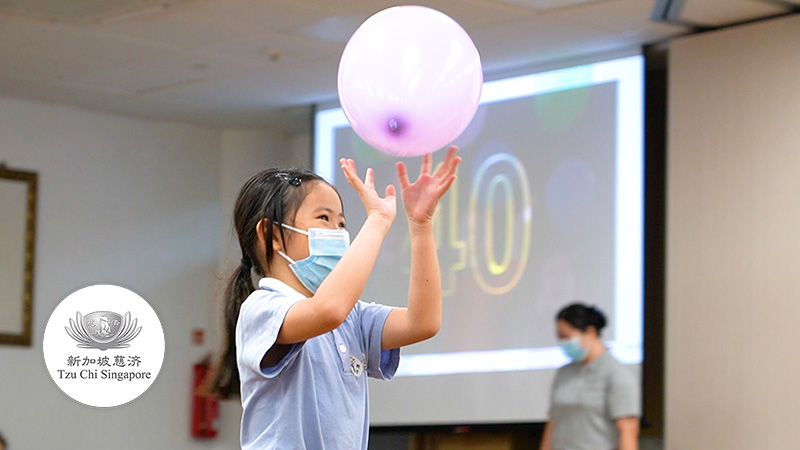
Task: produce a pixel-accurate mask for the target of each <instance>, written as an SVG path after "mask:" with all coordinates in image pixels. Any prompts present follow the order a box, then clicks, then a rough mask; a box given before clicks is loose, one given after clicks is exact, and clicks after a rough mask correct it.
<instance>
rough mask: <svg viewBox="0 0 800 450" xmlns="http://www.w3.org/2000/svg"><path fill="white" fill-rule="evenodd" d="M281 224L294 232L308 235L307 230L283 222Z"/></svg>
mask: <svg viewBox="0 0 800 450" xmlns="http://www.w3.org/2000/svg"><path fill="white" fill-rule="evenodd" d="M281 226H282V227H284V228H287V229H289V230H292V231H294V232H297V233H300V234H305V235H306V236H309V232H308V231H304V230H301V229H299V228H295V227H293V226H291V225H286V224H285V223H282V224H281Z"/></svg>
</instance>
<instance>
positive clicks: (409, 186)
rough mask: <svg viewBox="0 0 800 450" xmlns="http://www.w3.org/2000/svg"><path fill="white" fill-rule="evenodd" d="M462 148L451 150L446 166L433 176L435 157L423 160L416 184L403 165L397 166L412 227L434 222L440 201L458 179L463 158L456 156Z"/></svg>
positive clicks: (425, 157)
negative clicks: (457, 172)
mask: <svg viewBox="0 0 800 450" xmlns="http://www.w3.org/2000/svg"><path fill="white" fill-rule="evenodd" d="M457 150H458V147H456V146H454V145H452V146H450V148H449V149H448V150H447V156H446V157H445V159H444V162H443V163H442V165H441V166H439V168H438V169H437V170H436V173H434V174H433V175H431V168H432V165H433V161H432V157H431V154H430V153H428V154H427V155H425V156H423V157H422V167H421V168H420V172H419V177H418V178H417V181H415V182H414V183H410V182H409V180H408V170H407V169H406V165H405V164H403V163H402V162H398V163H397V178H398V180H400V192H401V193H402V195H403V206H404V207H405V209H406V215H407V216H408V220H409V222H410V223H411V224H412V225H427V224H430V223H432V222H433V214H434V213H435V212H436V206H437V205H438V204H439V199H440V198H442V196H443V195H444V194H445V192H447V190H448V189H450V185H452V184H453V181H455V179H456V170H457V169H458V165H459V163H461V158H460V157H458V156H456V151H457Z"/></svg>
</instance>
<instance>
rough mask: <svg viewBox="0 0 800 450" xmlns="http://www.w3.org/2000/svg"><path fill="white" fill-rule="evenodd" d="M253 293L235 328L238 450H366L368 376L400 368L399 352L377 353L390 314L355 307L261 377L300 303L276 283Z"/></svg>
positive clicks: (263, 282)
mask: <svg viewBox="0 0 800 450" xmlns="http://www.w3.org/2000/svg"><path fill="white" fill-rule="evenodd" d="M259 287H260V289H257V290H256V291H255V292H253V293H252V294H250V296H249V297H248V298H247V300H246V301H245V302H244V303H243V304H242V308H241V311H240V312H239V319H238V322H237V325H236V361H237V365H238V368H239V377H240V379H241V396H242V407H243V409H244V412H243V414H242V429H241V444H242V449H244V450H251V449H253V450H255V449H258V450H272V449H279V450H294V449H315V450H316V449H318V450H338V449H342V450H353V449H359V448H360V449H364V450H366V448H367V438H368V434H369V398H368V395H367V376H370V377H372V378H378V379H383V380H389V379H391V378H392V377H393V376H394V373H395V372H396V371H397V365H398V363H399V361H400V349H394V350H386V351H382V350H381V336H382V334H383V326H384V323H385V322H386V318H387V317H388V315H389V312H391V310H392V308H391V307H388V306H384V305H376V304H374V303H373V304H369V303H365V302H362V301H360V300H359V301H358V303H356V305H355V307H354V308H353V310H352V311H351V312H350V315H349V316H347V319H346V320H345V321H344V323H342V325H340V326H339V327H338V328H336V329H335V330H333V331H331V332H328V333H325V334H323V335H320V336H317V337H314V338H312V339H309V340H307V341H305V342H301V343H297V344H293V345H292V346H291V349H290V350H289V352H288V353H287V354H286V356H284V357H283V359H282V360H281V361H280V362H279V363H278V364H277V365H276V366H274V367H269V368H266V369H262V368H261V360H262V359H263V357H264V355H265V354H266V352H267V351H268V350H269V349H270V348H272V346H273V345H274V344H275V341H276V340H277V338H278V332H279V331H280V328H281V326H282V325H283V321H284V318H285V317H286V313H287V312H288V311H289V308H291V307H292V306H293V305H294V304H295V303H296V302H297V301H299V300H302V299H304V298H305V297H304V296H303V295H302V294H300V293H299V292H297V291H295V290H294V289H292V288H291V287H289V286H288V285H286V284H285V283H283V282H281V281H279V280H276V279H274V278H262V279H261V280H260V281H259Z"/></svg>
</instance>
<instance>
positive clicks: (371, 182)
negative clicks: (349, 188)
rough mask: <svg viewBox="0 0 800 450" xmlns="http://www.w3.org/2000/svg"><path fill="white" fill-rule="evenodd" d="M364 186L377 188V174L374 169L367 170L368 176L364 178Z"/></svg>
mask: <svg viewBox="0 0 800 450" xmlns="http://www.w3.org/2000/svg"><path fill="white" fill-rule="evenodd" d="M364 184H365V185H367V186H370V187H373V186H375V172H374V171H373V170H372V167H368V168H367V174H366V175H365V176H364Z"/></svg>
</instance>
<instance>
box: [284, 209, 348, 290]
mask: <svg viewBox="0 0 800 450" xmlns="http://www.w3.org/2000/svg"><path fill="white" fill-rule="evenodd" d="M281 226H282V227H284V228H286V229H289V230H292V231H295V232H297V233H301V234H305V235H306V236H308V258H304V259H301V260H300V261H293V260H292V258H289V257H288V256H287V255H286V254H285V253H283V252H282V251H278V254H279V255H281V256H283V257H284V258H285V259H286V260H287V261H289V268H290V269H291V270H292V272H293V273H294V275H295V276H296V277H297V279H298V280H300V283H302V284H303V286H305V287H306V289H308V290H309V291H311V292H317V289H319V285H320V284H322V280H324V279H325V277H327V276H328V274H329V273H331V270H333V267H334V266H335V265H336V263H338V262H339V260H340V259H342V256H343V255H344V252H345V251H347V248H348V247H349V246H350V233H348V232H347V230H344V229H338V230H331V229H328V228H309V229H308V231H303V230H301V229H298V228H295V227H292V226H289V225H286V224H283V223H282V224H281Z"/></svg>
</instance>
